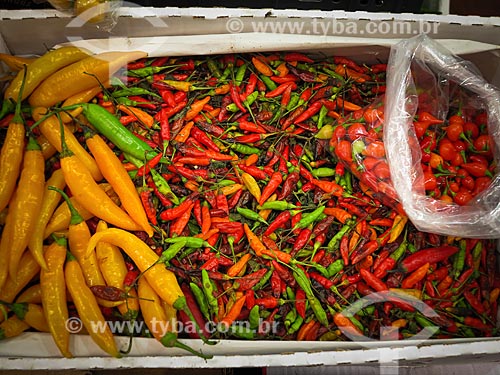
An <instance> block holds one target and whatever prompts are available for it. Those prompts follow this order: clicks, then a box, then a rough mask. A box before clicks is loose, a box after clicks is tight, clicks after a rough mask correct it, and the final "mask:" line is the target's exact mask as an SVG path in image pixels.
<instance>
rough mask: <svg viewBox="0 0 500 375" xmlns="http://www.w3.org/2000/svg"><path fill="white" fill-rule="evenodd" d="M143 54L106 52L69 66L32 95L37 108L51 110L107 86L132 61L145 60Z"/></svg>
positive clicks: (136, 52)
mask: <svg viewBox="0 0 500 375" xmlns="http://www.w3.org/2000/svg"><path fill="white" fill-rule="evenodd" d="M146 56H147V54H146V53H145V52H141V51H131V52H103V53H100V54H97V55H94V56H89V57H87V58H84V59H82V60H80V61H77V62H75V63H73V64H71V65H68V66H66V67H64V68H62V69H59V70H58V71H57V72H55V73H54V74H52V75H51V76H50V77H48V78H46V79H45V80H44V81H43V82H42V83H41V84H40V85H39V86H38V87H37V88H36V89H35V90H34V91H33V93H32V94H31V95H30V97H29V103H30V104H31V105H32V106H34V107H39V106H41V107H51V106H53V105H55V104H57V103H59V102H61V101H64V100H66V99H67V98H69V97H70V96H73V95H75V94H77V93H79V92H82V91H84V90H87V89H89V88H92V87H94V86H95V85H96V80H98V81H99V82H105V81H107V80H108V79H109V77H110V76H111V75H112V74H114V73H115V72H116V71H117V70H118V69H120V68H121V67H122V66H123V65H125V64H126V63H128V62H130V61H134V60H138V59H140V58H143V57H146Z"/></svg>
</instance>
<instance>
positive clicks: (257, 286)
mask: <svg viewBox="0 0 500 375" xmlns="http://www.w3.org/2000/svg"><path fill="white" fill-rule="evenodd" d="M272 274H273V269H272V268H270V269H269V270H268V271H267V272H266V273H265V274H264V277H262V279H260V280H259V282H258V283H257V284H255V285H254V286H253V287H252V290H260V289H262V287H263V286H264V285H266V283H267V282H268V281H269V279H270V278H271V276H272Z"/></svg>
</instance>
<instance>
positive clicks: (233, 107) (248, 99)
mask: <svg viewBox="0 0 500 375" xmlns="http://www.w3.org/2000/svg"><path fill="white" fill-rule="evenodd" d="M258 97H259V92H258V91H254V92H252V93H251V94H250V95H248V96H247V97H246V99H245V100H243V102H242V103H241V104H243V106H244V107H247V108H248V107H250V106H251V105H252V104H253V103H254V102H255V101H256V100H257V98H258ZM226 109H227V110H228V111H229V112H238V111H239V110H240V109H239V108H238V106H237V105H236V104H234V103H231V104H228V105H227V106H226Z"/></svg>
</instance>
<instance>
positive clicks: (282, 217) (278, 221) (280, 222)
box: [264, 211, 292, 236]
mask: <svg viewBox="0 0 500 375" xmlns="http://www.w3.org/2000/svg"><path fill="white" fill-rule="evenodd" d="M291 217H292V214H291V213H290V211H282V212H280V213H279V214H278V216H276V218H275V219H274V220H273V221H272V222H271V223H269V226H268V227H267V229H266V230H265V232H264V235H265V236H269V235H271V234H272V233H274V232H275V231H276V230H277V229H279V228H285V226H286V224H287V223H288V221H289V220H290V218H291Z"/></svg>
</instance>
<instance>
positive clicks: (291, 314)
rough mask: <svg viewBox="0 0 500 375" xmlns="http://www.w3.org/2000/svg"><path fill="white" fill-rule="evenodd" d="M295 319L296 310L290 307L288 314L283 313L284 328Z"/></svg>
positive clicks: (287, 327)
mask: <svg viewBox="0 0 500 375" xmlns="http://www.w3.org/2000/svg"><path fill="white" fill-rule="evenodd" d="M295 319H297V310H296V309H291V310H290V311H289V312H288V314H286V315H285V328H286V329H287V330H288V329H289V328H290V326H291V325H292V323H293V322H295Z"/></svg>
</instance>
